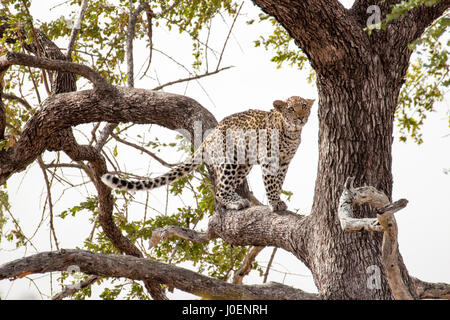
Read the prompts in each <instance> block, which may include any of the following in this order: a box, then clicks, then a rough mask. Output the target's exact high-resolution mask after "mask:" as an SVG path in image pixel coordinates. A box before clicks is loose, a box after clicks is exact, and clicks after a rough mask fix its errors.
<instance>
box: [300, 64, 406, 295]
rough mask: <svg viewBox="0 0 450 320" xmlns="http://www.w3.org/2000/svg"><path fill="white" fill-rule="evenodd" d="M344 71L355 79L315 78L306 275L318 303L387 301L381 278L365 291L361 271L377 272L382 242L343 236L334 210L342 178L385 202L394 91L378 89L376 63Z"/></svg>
mask: <svg viewBox="0 0 450 320" xmlns="http://www.w3.org/2000/svg"><path fill="white" fill-rule="evenodd" d="M358 60H359V59H358ZM358 60H356V61H358ZM349 69H350V70H352V69H353V70H354V71H355V72H353V73H350V72H349V73H344V72H340V73H338V74H336V75H335V76H333V77H330V76H328V77H327V78H324V77H320V76H319V78H318V81H317V84H318V89H319V101H320V102H319V123H320V127H319V164H318V172H317V180H316V186H315V197H314V203H313V208H312V216H313V219H314V221H315V223H312V224H311V226H313V228H314V231H313V235H312V237H313V238H312V239H311V244H314V248H312V247H311V248H310V250H308V252H309V254H310V257H309V258H310V259H311V263H310V267H311V269H312V272H313V276H314V280H315V283H316V285H317V286H318V289H319V292H321V293H322V294H323V297H324V298H332V299H355V298H358V299H387V298H391V293H390V290H389V285H388V284H387V282H386V280H385V277H384V276H383V277H381V279H382V282H381V287H380V288H379V290H377V289H373V288H372V289H369V288H368V286H367V279H368V277H369V276H370V274H368V273H367V272H366V270H368V269H367V268H368V267H369V266H377V267H378V268H379V269H380V270H382V269H383V266H382V262H381V260H380V257H381V255H380V248H381V240H382V234H379V233H373V232H358V233H347V232H343V231H342V229H341V227H340V225H339V223H338V218H337V206H338V202H339V197H340V195H341V193H342V189H343V186H344V182H345V179H346V178H347V177H349V176H353V177H357V180H358V181H357V184H358V185H363V184H367V185H372V186H375V187H376V188H377V189H379V190H382V191H383V192H385V193H386V194H387V195H388V196H389V197H391V192H392V172H391V163H392V159H391V146H392V127H393V116H394V113H393V111H394V109H395V105H396V99H397V95H398V91H399V89H400V88H394V87H390V88H386V87H385V86H379V85H378V83H385V81H386V80H385V75H384V73H383V71H382V70H380V68H379V65H377V60H376V59H374V61H373V65H372V66H369V67H367V66H362V67H358V66H354V65H350V66H349ZM369 212H370V210H368V208H364V207H363V208H361V210H359V212H358V211H356V216H357V217H369V216H370V215H369ZM372 217H374V216H372ZM403 267H404V266H403ZM369 270H370V269H369Z"/></svg>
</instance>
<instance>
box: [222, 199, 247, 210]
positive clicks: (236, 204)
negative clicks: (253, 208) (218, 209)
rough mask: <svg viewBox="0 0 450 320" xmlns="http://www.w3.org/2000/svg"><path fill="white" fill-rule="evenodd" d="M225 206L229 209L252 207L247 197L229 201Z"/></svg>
mask: <svg viewBox="0 0 450 320" xmlns="http://www.w3.org/2000/svg"><path fill="white" fill-rule="evenodd" d="M225 207H226V208H227V209H228V210H241V209H245V208H247V207H250V201H248V200H247V199H239V200H236V201H233V202H228V203H227V204H226V205H225Z"/></svg>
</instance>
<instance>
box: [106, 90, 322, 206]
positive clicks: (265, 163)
mask: <svg viewBox="0 0 450 320" xmlns="http://www.w3.org/2000/svg"><path fill="white" fill-rule="evenodd" d="M313 103H314V100H310V99H303V98H301V97H297V96H293V97H290V98H288V99H287V100H286V101H281V100H276V101H274V103H273V105H274V109H272V110H271V111H270V112H265V111H261V110H248V111H244V112H240V113H236V114H233V115H231V116H228V117H226V118H225V119H223V120H222V121H221V122H220V123H219V124H218V125H217V127H216V128H215V130H214V131H213V132H212V133H211V134H210V135H208V137H207V138H206V139H205V140H204V141H203V143H202V145H201V146H200V147H199V148H198V149H197V150H196V151H195V153H194V155H193V157H192V158H191V159H190V160H188V161H186V162H184V163H183V164H181V165H179V166H177V167H175V168H174V169H172V170H170V171H169V172H167V173H166V174H164V175H162V176H160V177H157V178H149V179H146V180H137V181H130V180H125V179H121V178H118V177H116V176H113V175H110V174H105V175H103V176H102V181H103V182H104V183H105V184H106V185H108V186H110V187H112V188H118V189H121V190H129V191H135V190H150V189H154V188H158V187H160V186H163V185H166V184H169V183H171V182H173V181H175V180H177V179H180V178H182V177H184V176H186V175H188V174H189V173H190V172H191V171H193V170H195V169H196V168H197V167H198V166H199V165H200V164H201V163H202V162H207V163H208V164H210V165H212V166H213V168H214V169H215V172H216V174H217V178H216V181H217V182H216V198H217V199H218V200H219V201H220V202H221V203H222V204H223V205H224V206H225V207H226V208H227V209H234V210H239V209H242V208H245V207H248V206H249V205H250V203H249V201H248V200H247V199H243V198H241V197H240V196H239V195H238V194H237V193H236V191H235V190H236V187H237V186H239V185H240V184H241V183H242V182H243V181H244V179H245V178H246V176H247V175H248V173H249V172H250V170H251V168H252V166H253V165H254V164H259V165H261V167H262V174H263V181H264V186H265V189H266V194H267V198H268V200H269V204H270V206H271V208H272V210H274V211H278V210H285V209H286V208H287V206H286V204H285V203H284V202H283V201H282V200H281V199H280V192H281V187H282V185H283V182H284V178H285V176H286V172H287V169H288V166H289V163H290V161H291V159H292V158H293V156H294V154H295V152H296V151H297V148H298V146H299V144H300V141H301V131H302V128H303V126H304V125H305V123H306V122H307V120H308V117H309V114H310V111H311V107H312V105H313Z"/></svg>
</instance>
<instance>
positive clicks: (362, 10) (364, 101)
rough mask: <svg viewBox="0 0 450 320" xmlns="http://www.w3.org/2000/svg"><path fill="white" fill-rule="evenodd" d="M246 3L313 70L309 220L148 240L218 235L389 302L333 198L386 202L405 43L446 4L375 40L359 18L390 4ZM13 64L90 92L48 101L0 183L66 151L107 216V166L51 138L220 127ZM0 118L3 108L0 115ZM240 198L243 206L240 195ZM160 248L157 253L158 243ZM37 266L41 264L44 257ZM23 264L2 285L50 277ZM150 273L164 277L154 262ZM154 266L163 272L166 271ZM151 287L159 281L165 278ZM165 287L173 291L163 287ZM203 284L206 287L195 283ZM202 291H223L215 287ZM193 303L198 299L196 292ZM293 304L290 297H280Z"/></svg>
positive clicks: (259, 221)
mask: <svg viewBox="0 0 450 320" xmlns="http://www.w3.org/2000/svg"><path fill="white" fill-rule="evenodd" d="M253 2H254V3H255V4H256V5H258V6H259V7H261V9H262V10H264V11H265V12H266V13H268V14H270V15H272V16H274V17H275V18H276V19H277V20H278V21H279V22H280V23H281V24H282V25H283V26H284V27H285V29H286V30H287V31H288V32H289V33H290V35H291V36H292V37H293V38H294V39H295V40H296V43H297V44H298V45H299V47H300V48H301V49H302V50H303V51H304V52H305V53H306V54H307V56H308V57H309V60H310V62H311V65H312V66H313V67H314V69H315V71H316V72H317V79H318V80H317V87H318V90H319V111H318V113H319V165H318V172H317V180H316V186H315V196H314V203H313V208H312V212H311V214H310V215H308V216H302V215H296V214H293V213H290V212H281V213H274V212H271V211H270V210H269V209H268V208H267V207H265V206H253V207H251V208H248V209H245V210H240V211H223V209H220V208H217V210H216V212H215V214H214V215H213V216H212V218H211V219H210V221H209V225H208V230H207V231H206V232H204V233H196V232H191V231H192V230H182V229H176V228H175V229H165V230H155V231H156V232H155V233H154V234H155V236H159V237H160V239H156V240H161V239H162V240H164V239H165V238H167V237H170V236H179V237H183V238H186V239H189V240H191V241H208V240H209V239H211V238H214V237H220V238H222V239H224V240H225V241H227V242H229V243H231V244H235V245H254V246H275V247H279V248H283V249H285V250H287V251H290V252H292V253H293V254H294V255H295V256H296V257H297V258H298V259H300V260H301V261H302V262H304V263H305V265H306V266H307V267H308V268H310V270H311V272H312V274H313V277H314V281H315V283H316V285H317V287H318V289H319V296H320V298H324V299H391V298H392V297H393V296H392V291H391V288H390V286H389V283H388V281H387V280H386V273H385V272H382V277H381V286H380V288H379V289H369V288H368V286H367V277H368V274H367V273H366V270H367V268H368V267H369V266H378V267H379V268H380V269H381V270H382V271H383V270H384V269H383V261H382V252H381V251H382V250H381V249H382V233H379V232H368V231H364V230H362V231H359V232H351V233H349V232H346V231H345V230H343V229H342V227H341V225H340V221H339V214H338V208H339V200H340V197H341V194H342V192H343V190H344V186H345V181H346V178H347V177H350V176H353V177H356V181H355V182H356V183H357V184H358V185H364V184H367V185H371V186H374V187H375V188H376V189H378V190H380V191H382V192H383V193H384V194H386V196H387V198H388V200H389V202H391V192H392V183H393V181H392V180H393V179H392V172H391V164H392V159H391V154H392V152H391V146H392V131H393V119H394V112H395V108H396V102H397V97H398V94H399V91H400V88H401V86H402V83H403V77H404V75H405V72H406V70H407V67H408V61H409V58H410V55H411V51H410V50H409V49H408V47H407V45H408V43H410V42H411V41H412V40H414V39H416V38H417V37H418V36H420V35H421V33H422V32H423V30H424V29H425V28H426V26H427V25H429V24H430V23H431V22H432V21H433V20H434V19H436V18H437V17H439V16H440V15H441V14H442V13H443V12H444V10H445V9H446V8H448V7H450V0H444V1H441V2H440V3H438V4H435V5H433V6H431V7H419V8H417V9H414V10H412V11H411V12H409V13H407V14H406V15H405V16H404V17H402V18H400V19H398V20H396V21H395V22H394V23H392V24H389V25H388V27H387V29H386V31H382V32H379V33H376V32H375V33H373V34H372V35H368V34H367V32H366V31H364V30H363V29H364V28H365V27H366V20H367V14H366V9H367V7H368V6H369V5H373V4H377V5H379V6H380V8H381V10H382V13H383V15H385V14H386V13H387V12H388V7H387V6H388V4H386V3H384V2H383V1H370V2H369V1H365V0H357V1H355V3H354V5H353V7H352V8H351V9H349V10H347V9H345V8H344V7H343V6H342V5H341V4H340V3H339V2H338V1H336V0H331V1H325V0H315V1H312V0H305V1H294V0H277V1H275V0H254V1H253ZM393 2H395V1H391V2H389V3H393ZM12 64H18V65H27V66H33V67H39V68H44V69H49V70H57V71H59V72H71V73H76V74H79V75H82V76H84V77H86V78H88V79H89V80H91V82H92V83H93V84H94V89H92V90H86V91H81V92H71V93H63V94H59V95H57V96H54V97H52V98H50V99H48V100H47V101H46V102H45V104H44V106H43V108H42V109H41V110H39V111H37V112H36V114H35V115H34V116H33V117H32V118H31V119H30V121H29V122H28V123H27V125H26V126H25V127H24V128H23V133H22V136H21V138H20V139H19V141H18V142H17V143H16V144H15V145H14V146H12V147H11V148H10V149H9V150H7V151H1V152H0V183H1V184H3V183H4V182H5V181H6V180H7V179H8V178H9V177H10V176H11V175H12V174H14V173H16V172H19V171H21V170H24V169H25V168H26V167H27V166H28V165H29V164H30V163H31V162H32V161H34V160H35V159H36V157H38V156H39V155H40V154H41V153H42V152H43V151H44V150H46V149H48V148H49V147H50V148H53V149H58V148H59V149H60V150H64V151H66V150H67V152H72V153H73V155H72V158H73V159H77V160H80V159H82V160H91V161H92V170H93V172H92V180H93V182H94V183H95V185H96V187H97V190H98V191H99V200H100V206H101V209H102V210H104V209H105V208H102V206H105V204H106V205H108V206H110V205H111V197H110V193H109V191H108V190H107V189H105V187H104V186H103V185H102V183H101V182H100V180H99V177H100V176H101V175H102V174H103V173H105V171H106V167H105V166H104V163H103V162H101V161H100V160H99V159H98V156H99V155H98V153H95V152H94V151H93V150H91V149H88V148H84V147H83V146H80V147H79V148H73V145H72V147H71V146H70V145H65V144H63V143H61V144H56V147H55V143H50V142H51V137H52V136H53V135H54V134H55V133H57V132H59V131H60V130H64V129H65V128H68V127H71V126H75V125H78V124H81V123H87V122H94V121H107V122H112V123H116V122H135V123H155V124H158V125H162V126H165V127H167V128H170V129H179V128H184V129H186V130H188V131H189V132H191V133H192V130H193V128H194V123H195V122H196V121H201V122H202V124H203V130H206V129H209V128H212V127H214V126H215V124H216V123H217V122H216V120H215V119H214V117H213V116H212V115H211V114H210V113H209V112H208V111H207V110H206V109H205V108H203V107H202V106H200V105H199V104H198V103H197V102H196V101H193V100H192V99H189V98H187V97H184V96H180V95H173V94H167V93H159V92H152V91H148V90H142V89H133V88H121V87H113V86H111V85H109V84H108V83H106V81H105V80H104V79H103V78H101V77H100V76H99V75H98V74H97V73H96V72H94V71H93V70H91V69H90V68H87V67H85V66H80V65H77V64H73V63H69V62H62V61H50V60H46V59H42V58H37V57H32V56H26V55H23V54H19V53H8V54H7V55H5V56H3V57H0V70H1V71H2V72H4V71H5V70H6V69H7V68H8V67H9V66H10V65H12ZM163 109H164V110H163ZM2 113H3V112H2V111H1V110H0V115H1V114H2ZM0 119H1V118H0ZM0 129H1V128H0ZM0 133H1V132H0ZM212 174H213V175H214V173H213V172H212ZM242 191H243V193H244V194H246V193H247V196H250V195H249V194H248V190H246V189H245V186H243V190H242ZM353 215H354V218H375V215H376V214H375V213H374V212H373V211H372V210H370V208H369V207H368V206H362V207H360V208H355V210H354V211H353ZM154 240H155V239H154ZM156 240H155V241H154V242H153V243H152V245H155V243H157V241H156ZM395 250H396V248H394V251H395ZM69 254H73V255H74V257H73V259H78V258H80V257H81V256H83V255H84V253H83V252H80V256H76V253H74V252H69ZM53 257H55V259H53V260H52V261H51V262H53V264H52V265H51V266H49V267H48V268H47V269H48V270H61V268H62V267H61V263H60V260H58V258H57V256H53ZM31 258H32V257H30V259H31ZM34 258H36V259H38V260H39V257H34ZM95 258H99V257H95ZM80 259H81V258H80ZM104 259H107V257H104ZM111 259H116V257H112V258H111ZM130 259H138V258H130ZM27 261H28V260H27ZM133 261H134V260H133ZM137 261H138V260H136V262H137ZM23 262H24V260H21V261H15V262H11V263H10V264H5V265H3V266H1V267H0V279H2V278H6V277H11V276H13V277H16V276H20V275H21V274H23V273H19V274H17V273H14V272H12V273H11V270H12V269H14V268H15V267H19V266H21V267H22V269H20V270H21V272H25V273H26V272H47V271H46V270H47V269H46V268H35V269H32V270H31V269H27V268H26V267H23ZM79 263H80V264H81V265H85V266H86V268H85V272H87V273H92V274H99V275H105V274H104V273H102V271H101V270H102V269H101V268H100V267H99V268H95V264H91V265H90V264H89V263H88V260H83V259H81V260H79ZM397 264H398V267H399V271H400V274H401V277H402V279H401V280H402V282H403V283H404V284H405V286H406V288H407V290H408V291H409V293H410V294H411V297H412V298H421V297H424V296H426V293H425V291H426V292H427V294H429V295H432V294H436V292H444V293H443V295H441V297H448V286H447V285H439V286H433V285H430V284H425V283H423V282H421V281H420V280H417V279H414V278H412V277H410V276H409V275H408V272H407V270H406V267H405V265H404V264H403V262H402V258H401V256H400V255H399V257H398V263H397ZM99 265H101V264H99ZM58 268H59V269H58ZM129 268H133V266H132V265H130V266H129ZM152 268H159V267H158V266H157V265H156V264H153V265H152ZM161 268H162V269H161V270H166V269H164V268H165V267H164V268H163V267H161ZM122 271H123V270H122ZM122 271H121V272H122ZM135 271H136V272H137V271H138V270H137V269H136V270H135ZM155 274H157V271H155ZM114 275H115V276H121V275H123V274H122V273H120V272H119V271H118V272H117V273H115V274H108V276H114ZM141 275H142V274H141ZM175 276H176V275H175V274H174V277H175ZM174 279H175V278H174ZM158 280H160V281H161V282H163V283H164V281H162V278H158ZM165 281H167V282H169V280H167V279H166V280H165ZM198 281H209V280H207V279H205V278H199V280H198ZM208 283H209V284H210V285H212V286H215V285H216V286H219V284H217V283H215V282H211V281H210V282H208ZM177 284H178V285H179V286H180V288H181V289H183V288H182V285H181V284H179V282H176V281H174V282H173V283H172V285H174V286H175V287H176V286H177ZM233 288H234V289H233ZM237 288H239V287H227V290H232V292H237V291H233V290H238V289H237ZM416 288H417V290H416ZM239 290H240V289H239ZM277 290H279V287H277ZM277 292H278V291H277ZM196 294H199V292H197V291H196ZM200 294H201V293H200ZM227 295H230V292H228V293H227ZM231 296H232V295H231ZM292 296H293V295H292V294H288V293H286V295H285V298H289V297H292ZM220 297H223V296H220ZM245 297H247V296H245ZM265 297H266V298H267V297H269V298H270V297H272V298H280V295H278V294H276V293H275V291H273V292H272V293H271V294H270V293H269V294H268V293H267V292H265Z"/></svg>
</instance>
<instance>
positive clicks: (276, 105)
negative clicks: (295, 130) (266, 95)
mask: <svg viewBox="0 0 450 320" xmlns="http://www.w3.org/2000/svg"><path fill="white" fill-rule="evenodd" d="M285 106H287V103H286V102H284V101H281V100H275V101H274V102H273V107H274V108H275V109H277V110H281V109H282V108H283V107H285Z"/></svg>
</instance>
